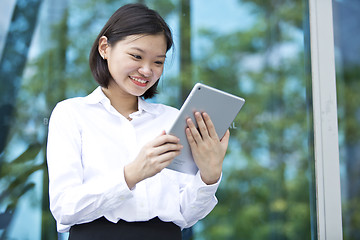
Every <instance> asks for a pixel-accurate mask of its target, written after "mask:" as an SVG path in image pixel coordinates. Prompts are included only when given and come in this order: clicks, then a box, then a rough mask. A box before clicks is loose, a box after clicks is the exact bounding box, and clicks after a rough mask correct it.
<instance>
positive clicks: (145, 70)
mask: <svg viewBox="0 0 360 240" xmlns="http://www.w3.org/2000/svg"><path fill="white" fill-rule="evenodd" d="M139 73H140V74H141V75H143V76H144V77H147V78H148V77H151V76H152V73H153V72H152V69H151V66H150V65H148V64H144V65H142V66H141V67H140V68H139Z"/></svg>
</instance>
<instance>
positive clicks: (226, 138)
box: [220, 129, 230, 149]
mask: <svg viewBox="0 0 360 240" xmlns="http://www.w3.org/2000/svg"><path fill="white" fill-rule="evenodd" d="M229 139H230V131H229V129H228V130H226V132H225V135H224V136H223V137H222V138H221V140H220V142H221V145H222V146H223V147H224V148H225V149H227V147H228V144H229Z"/></svg>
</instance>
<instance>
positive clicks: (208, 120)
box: [202, 112, 219, 139]
mask: <svg viewBox="0 0 360 240" xmlns="http://www.w3.org/2000/svg"><path fill="white" fill-rule="evenodd" d="M202 115H203V118H204V121H205V124H206V126H207V130H208V132H209V135H210V137H211V138H213V139H219V136H218V135H217V133H216V129H215V126H214V124H213V122H212V121H211V118H210V116H209V114H207V113H206V112H204V113H203V114H202Z"/></svg>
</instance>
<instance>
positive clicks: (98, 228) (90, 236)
mask: <svg viewBox="0 0 360 240" xmlns="http://www.w3.org/2000/svg"><path fill="white" fill-rule="evenodd" d="M144 239H146V240H169V239H171V240H181V230H180V227H179V226H177V225H176V224H174V223H172V222H163V221H161V220H160V219H159V218H153V219H151V220H149V221H146V222H126V221H123V220H120V221H119V222H117V223H112V222H110V221H108V220H107V219H106V218H104V217H102V218H99V219H97V220H95V221H93V222H90V223H84V224H79V225H74V226H72V227H71V228H70V234H69V240H144Z"/></svg>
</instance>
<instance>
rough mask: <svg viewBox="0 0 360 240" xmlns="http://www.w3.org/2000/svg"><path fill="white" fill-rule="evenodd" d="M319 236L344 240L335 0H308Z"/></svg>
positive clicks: (322, 238) (321, 239)
mask: <svg viewBox="0 0 360 240" xmlns="http://www.w3.org/2000/svg"><path fill="white" fill-rule="evenodd" d="M309 11H310V12H309V13H310V14H309V15H310V44H311V71H312V91H313V117H314V141H315V146H314V154H315V174H316V204H317V226H318V239H320V240H325V239H337V240H339V239H340V240H341V239H342V238H343V235H342V218H341V191H340V164H339V144H338V124H337V102H336V78H335V55H334V34H333V18H332V0H309Z"/></svg>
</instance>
